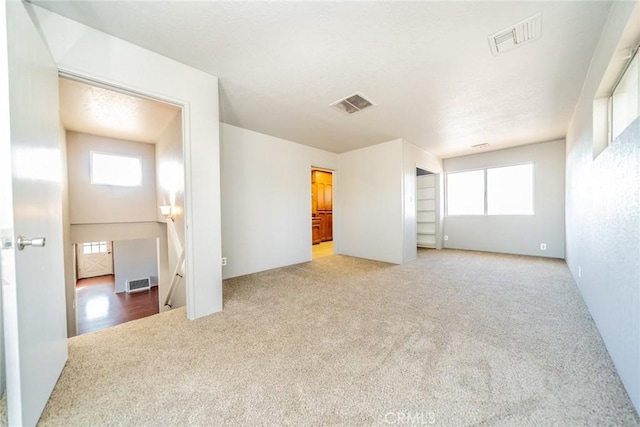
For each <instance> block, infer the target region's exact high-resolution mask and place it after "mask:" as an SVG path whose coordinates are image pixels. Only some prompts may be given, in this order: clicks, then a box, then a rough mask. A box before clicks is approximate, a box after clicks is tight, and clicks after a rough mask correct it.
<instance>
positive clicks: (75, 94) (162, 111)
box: [59, 78, 180, 144]
mask: <svg viewBox="0 0 640 427" xmlns="http://www.w3.org/2000/svg"><path fill="white" fill-rule="evenodd" d="M59 81H60V121H61V122H62V125H63V126H64V128H65V129H67V130H70V131H75V132H83V133H90V134H93V135H100V136H107V137H110V138H118V139H126V140H129V141H137V142H146V143H150V144H155V143H156V142H158V140H159V139H160V136H161V135H162V132H163V131H164V130H165V129H166V127H167V126H168V125H169V123H170V122H171V120H173V118H174V117H175V115H176V114H177V113H178V111H180V108H178V107H176V106H173V105H169V104H166V103H163V102H159V101H152V100H149V99H144V98H139V97H136V96H131V95H126V94H124V93H120V92H114V91H112V90H108V89H104V88H100V87H95V86H90V85H88V84H85V83H80V82H77V81H74V80H68V79H64V78H61V79H60V80H59Z"/></svg>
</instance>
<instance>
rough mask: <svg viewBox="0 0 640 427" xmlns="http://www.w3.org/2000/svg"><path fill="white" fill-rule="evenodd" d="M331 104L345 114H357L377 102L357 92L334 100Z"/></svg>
mask: <svg viewBox="0 0 640 427" xmlns="http://www.w3.org/2000/svg"><path fill="white" fill-rule="evenodd" d="M330 105H331V106H332V107H333V108H335V109H336V110H338V111H340V112H342V113H344V114H355V113H359V112H360V111H362V110H366V109H367V108H369V107H373V106H375V105H376V104H375V103H374V102H373V101H371V100H369V99H367V98H366V97H365V96H364V95H363V94H361V93H360V92H356V93H354V94H353V95H350V96H348V97H346V98H344V99H340V100H338V101H336V102H333V103H331V104H330Z"/></svg>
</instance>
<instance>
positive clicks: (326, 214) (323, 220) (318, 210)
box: [311, 169, 333, 242]
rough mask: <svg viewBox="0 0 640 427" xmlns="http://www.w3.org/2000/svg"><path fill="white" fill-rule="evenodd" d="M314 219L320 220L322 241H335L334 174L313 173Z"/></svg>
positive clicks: (314, 171)
mask: <svg viewBox="0 0 640 427" xmlns="http://www.w3.org/2000/svg"><path fill="white" fill-rule="evenodd" d="M311 195H312V207H311V212H312V217H313V218H315V219H320V241H322V242H327V241H330V240H333V174H332V173H331V172H329V171H324V170H318V169H313V170H312V171H311Z"/></svg>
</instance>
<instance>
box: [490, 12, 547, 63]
mask: <svg viewBox="0 0 640 427" xmlns="http://www.w3.org/2000/svg"><path fill="white" fill-rule="evenodd" d="M541 34H542V14H540V13H538V14H537V15H534V16H532V17H531V18H528V19H525V20H524V21H521V22H518V23H517V24H515V25H512V26H510V27H508V28H505V29H504V30H501V31H498V32H497V33H495V34H492V35H490V36H489V44H490V45H491V52H492V53H493V54H494V55H499V54H501V53H504V52H506V51H508V50H511V49H513V48H514V47H516V46H520V45H523V44H525V43H529V42H532V41H534V40H537V39H539V38H540V35H541Z"/></svg>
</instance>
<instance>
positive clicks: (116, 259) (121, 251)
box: [113, 239, 158, 293]
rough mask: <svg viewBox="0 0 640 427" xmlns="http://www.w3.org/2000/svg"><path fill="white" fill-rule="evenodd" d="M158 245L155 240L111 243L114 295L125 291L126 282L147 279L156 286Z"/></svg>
mask: <svg viewBox="0 0 640 427" xmlns="http://www.w3.org/2000/svg"><path fill="white" fill-rule="evenodd" d="M157 252H158V245H157V240H156V239H135V240H118V241H115V242H113V268H114V277H115V282H116V284H115V288H116V293H119V292H125V291H126V290H127V280H135V279H142V278H145V277H149V278H150V279H151V286H156V285H157V284H158V257H157Z"/></svg>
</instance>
